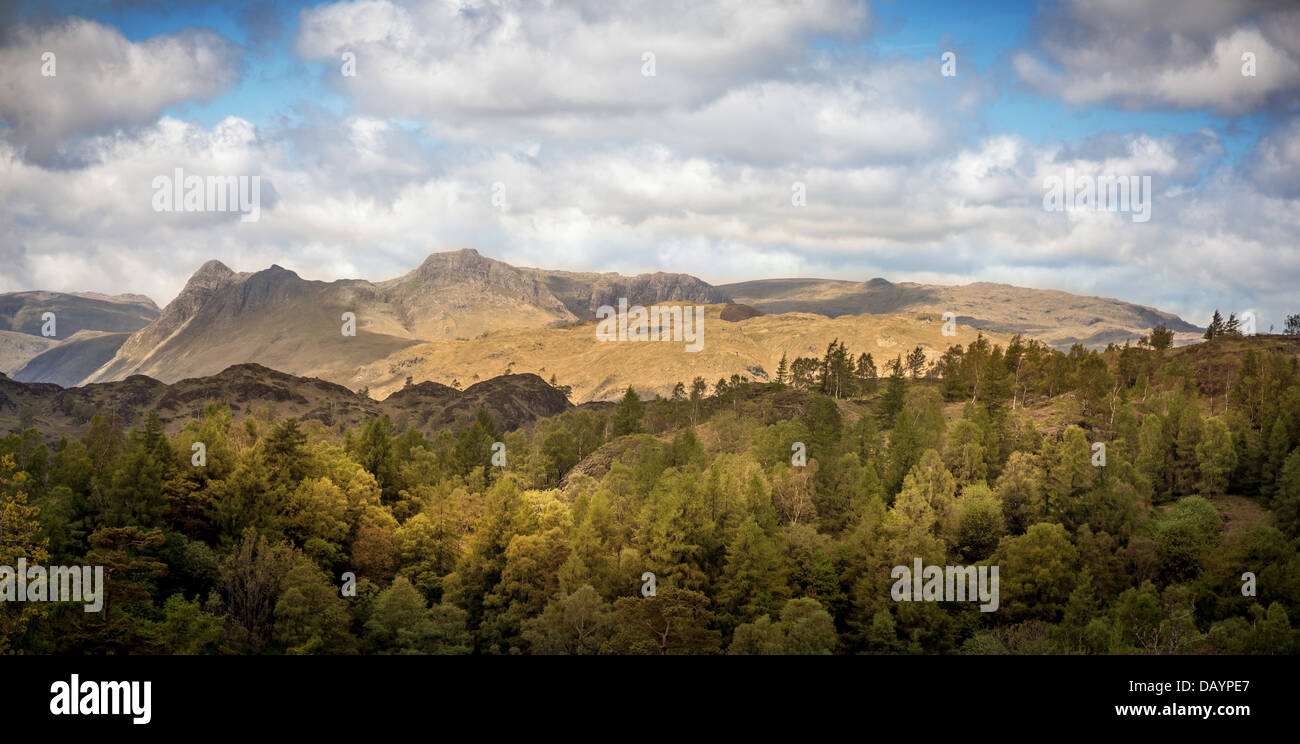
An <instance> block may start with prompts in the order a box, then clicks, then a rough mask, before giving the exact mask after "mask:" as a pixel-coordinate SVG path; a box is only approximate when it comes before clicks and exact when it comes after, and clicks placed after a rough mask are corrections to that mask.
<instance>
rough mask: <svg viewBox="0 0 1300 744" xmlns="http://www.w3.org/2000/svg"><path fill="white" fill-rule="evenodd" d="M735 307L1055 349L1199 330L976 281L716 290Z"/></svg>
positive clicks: (1098, 300)
mask: <svg viewBox="0 0 1300 744" xmlns="http://www.w3.org/2000/svg"><path fill="white" fill-rule="evenodd" d="M718 289H720V290H723V291H724V292H726V293H727V294H728V295H730V296H731V298H732V299H733V300H734V301H735V302H737V303H743V304H746V305H750V306H751V307H754V308H757V309H759V310H762V311H763V312H766V313H789V312H801V313H817V314H819V315H826V316H828V317H832V318H835V317H839V316H841V315H858V314H861V313H932V314H935V315H940V316H942V314H943V313H945V312H951V313H954V314H955V315H956V317H957V320H958V322H960V323H963V324H965V325H969V326H971V327H972V328H979V329H982V330H986V331H993V332H997V333H1008V334H1014V333H1021V334H1024V335H1026V336H1033V337H1035V338H1038V339H1040V340H1042V341H1043V342H1045V343H1047V344H1049V345H1051V346H1053V347H1054V348H1057V349H1060V350H1062V351H1065V350H1068V349H1069V347H1070V346H1071V345H1072V344H1076V343H1079V344H1083V345H1084V346H1086V347H1089V348H1098V347H1103V346H1105V345H1106V344H1108V343H1111V342H1115V343H1123V342H1124V341H1125V340H1129V339H1132V340H1136V339H1138V338H1139V337H1141V336H1143V335H1145V334H1146V333H1147V332H1148V331H1150V330H1151V329H1152V328H1153V327H1155V326H1157V325H1159V324H1161V323H1163V324H1165V325H1166V326H1167V327H1169V328H1170V329H1171V330H1173V331H1174V332H1175V341H1176V343H1179V344H1187V343H1193V342H1195V341H1198V340H1199V339H1200V332H1201V331H1202V330H1203V329H1201V328H1197V327H1196V326H1195V325H1192V324H1191V323H1188V322H1186V321H1184V320H1183V319H1181V318H1179V317H1178V316H1176V315H1173V314H1171V313H1166V312H1161V311H1159V310H1156V309H1155V308H1151V307H1146V306H1144V305H1136V304H1133V303H1131V302H1124V301H1122V300H1114V299H1108V298H1104V297H1084V296H1080V295H1073V294H1070V293H1068V292H1061V291H1058V290H1051V289H1028V288H1025V287H1016V286H1012V285H1010V284H994V283H990V282H977V283H974V284H964V285H960V286H943V285H935V284H914V283H911V282H901V283H898V284H894V283H891V282H889V281H887V280H885V279H880V278H876V279H871V280H870V281H866V282H850V281H837V280H830V279H766V280H759V281H752V282H740V283H736V284H723V285H720V286H719V287H718Z"/></svg>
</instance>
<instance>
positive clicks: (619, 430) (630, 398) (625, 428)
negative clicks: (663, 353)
mask: <svg viewBox="0 0 1300 744" xmlns="http://www.w3.org/2000/svg"><path fill="white" fill-rule="evenodd" d="M718 383H719V384H720V385H723V386H724V389H725V383H724V382H723V381H722V380H718ZM642 410H643V407H642V405H641V398H640V397H638V396H637V394H636V391H635V390H633V389H632V386H631V385H629V386H628V388H627V390H626V391H625V392H624V393H623V400H622V401H621V402H620V403H619V404H618V410H617V411H615V412H614V417H613V418H612V419H611V424H612V425H613V430H612V433H613V435H614V436H616V437H621V436H623V435H625V434H636V433H638V432H640V431H641V414H642Z"/></svg>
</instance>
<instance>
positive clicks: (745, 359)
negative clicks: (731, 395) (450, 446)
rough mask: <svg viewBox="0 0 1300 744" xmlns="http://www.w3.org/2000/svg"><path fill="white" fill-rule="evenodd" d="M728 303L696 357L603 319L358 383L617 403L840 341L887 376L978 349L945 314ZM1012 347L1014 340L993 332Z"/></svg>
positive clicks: (496, 336) (433, 350)
mask: <svg viewBox="0 0 1300 744" xmlns="http://www.w3.org/2000/svg"><path fill="white" fill-rule="evenodd" d="M729 307H734V306H728V305H710V306H708V307H707V308H706V310H705V316H704V347H703V349H702V350H701V351H699V352H687V351H685V350H684V347H685V344H683V343H681V342H632V341H629V342H600V341H597V340H596V333H595V330H596V325H595V323H581V324H575V325H571V326H567V327H564V328H545V329H513V330H504V331H497V332H494V333H491V334H488V335H487V336H485V337H483V338H480V339H475V340H473V341H439V342H433V343H428V344H419V345H416V346H411V347H408V348H404V349H401V350H400V351H398V352H396V353H395V354H393V355H391V356H389V357H388V358H387V359H384V360H381V361H378V362H375V363H373V364H369V365H366V366H364V367H362V368H361V369H359V370H358V371H357V374H356V377H355V378H354V379H353V381H352V382H350V383H348V384H349V385H350V386H354V387H362V386H365V387H369V389H370V391H371V392H372V394H375V395H383V394H385V393H387V392H390V391H394V390H397V389H398V388H400V387H401V386H402V385H403V384H404V380H405V379H406V377H408V376H410V377H413V378H414V379H416V380H434V381H436V382H439V383H441V384H444V385H449V384H451V383H452V382H453V381H460V382H461V383H468V382H472V381H474V380H478V379H483V378H486V377H490V376H494V375H499V374H503V373H506V372H508V371H527V372H533V373H535V374H537V375H539V376H541V377H542V378H544V379H548V380H549V379H550V378H551V376H552V375H554V376H555V378H556V382H557V383H559V384H563V385H567V386H570V387H571V388H572V389H573V395H572V397H573V400H574V401H576V402H584V401H593V400H614V399H617V398H618V397H619V396H620V395H622V393H623V391H624V390H625V389H626V388H627V387H628V386H629V385H630V386H631V387H633V388H634V389H636V390H637V392H638V393H640V394H641V395H643V396H653V395H659V396H661V397H668V396H670V395H671V394H672V390H673V386H674V385H675V384H676V383H677V382H682V383H684V384H686V385H688V386H689V385H690V383H691V381H692V380H693V379H695V378H696V377H703V378H704V380H705V381H706V382H708V383H709V384H710V385H712V384H713V383H714V382H716V381H717V380H718V379H719V378H730V377H731V376H732V375H733V374H740V375H744V376H746V377H748V378H750V379H751V380H754V381H756V382H766V381H769V380H773V379H775V375H776V370H777V366H778V365H779V364H780V361H781V357H782V355H785V356H786V357H787V361H793V360H794V359H795V358H796V357H799V356H812V357H821V356H822V355H823V354H824V353H825V352H826V347H827V346H828V345H830V343H831V341H833V340H835V339H839V340H840V341H842V342H844V344H845V345H846V346H847V347H848V349H849V351H850V352H851V353H852V354H853V355H854V356H855V357H856V356H857V355H858V354H860V353H869V354H871V355H872V358H873V359H874V360H875V362H876V365H877V367H878V368H879V369H880V370H881V371H882V373H883V370H884V365H885V364H886V363H887V362H888V361H890V360H892V359H894V357H896V356H899V355H904V356H905V355H906V354H907V352H909V351H911V350H912V349H913V348H915V347H916V346H918V345H920V346H921V347H922V348H923V349H924V350H925V353H926V357H927V361H931V362H933V361H934V360H936V359H938V357H939V356H940V355H941V354H942V353H943V351H944V350H945V349H947V348H948V346H949V345H951V344H953V343H963V344H964V343H969V342H970V341H973V340H974V339H975V337H976V332H975V331H974V330H973V329H971V328H969V327H964V326H958V329H957V335H956V336H955V337H946V336H943V335H942V332H941V331H942V326H941V323H939V322H938V320H937V318H934V317H931V316H925V315H902V314H896V315H854V316H841V317H837V318H827V317H824V316H821V315H811V314H807V313H785V314H781V315H758V316H754V317H749V318H746V319H744V320H738V321H724V320H723V319H722V317H721V314H722V313H723V312H726V311H727V308H729ZM984 335H985V336H988V337H990V339H991V340H992V341H993V342H994V343H999V344H1002V345H1004V346H1005V345H1006V343H1007V341H1008V340H1009V338H1008V337H1007V336H1005V335H1004V334H997V333H994V334H988V333H986V334H984Z"/></svg>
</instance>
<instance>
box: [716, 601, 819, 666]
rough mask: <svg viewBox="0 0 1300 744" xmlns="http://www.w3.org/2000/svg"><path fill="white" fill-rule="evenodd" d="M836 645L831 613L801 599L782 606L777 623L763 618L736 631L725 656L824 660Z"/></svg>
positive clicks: (815, 602)
mask: <svg viewBox="0 0 1300 744" xmlns="http://www.w3.org/2000/svg"><path fill="white" fill-rule="evenodd" d="M837 643H838V639H837V638H836V636H835V622H834V620H833V619H832V618H831V615H830V613H828V612H827V611H826V610H825V609H823V608H822V605H821V603H820V602H818V601H817V600H815V599H812V598H810V597H801V598H799V599H791V600H789V601H788V602H786V603H785V606H784V607H782V608H781V617H780V620H779V621H777V622H772V619H771V618H770V617H769V616H768V615H763V616H761V617H759V618H758V619H757V620H755V621H754V622H752V623H745V624H743V625H741V626H740V627H738V628H736V634H735V636H734V637H733V639H732V641H731V645H730V646H728V647H727V653H728V654H729V655H740V654H785V655H794V656H826V655H830V654H831V653H833V652H834V651H835V647H836V645H837Z"/></svg>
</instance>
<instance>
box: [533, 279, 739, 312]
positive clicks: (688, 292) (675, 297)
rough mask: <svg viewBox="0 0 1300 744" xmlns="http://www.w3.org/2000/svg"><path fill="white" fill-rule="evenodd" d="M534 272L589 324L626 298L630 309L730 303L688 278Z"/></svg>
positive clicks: (719, 293)
mask: <svg viewBox="0 0 1300 744" xmlns="http://www.w3.org/2000/svg"><path fill="white" fill-rule="evenodd" d="M528 271H532V272H535V273H536V274H537V275H538V276H540V277H541V278H542V280H543V281H544V282H545V283H546V285H547V286H548V287H550V289H551V290H552V291H553V292H554V293H555V294H556V296H558V297H559V298H560V300H561V301H562V302H563V303H564V306H565V307H566V308H568V310H569V312H570V313H572V314H573V315H574V316H576V317H578V318H580V319H583V320H588V319H591V318H594V317H596V310H597V309H599V308H600V307H601V306H602V305H609V306H610V307H617V306H618V301H619V300H620V299H623V298H626V299H627V302H628V304H629V305H646V306H648V305H658V304H664V303H673V302H675V303H686V304H693V305H714V304H718V303H723V302H730V298H728V297H727V294H726V293H725V292H723V291H721V290H719V289H718V288H717V287H714V286H713V285H711V284H708V283H707V282H704V281H703V280H701V279H698V278H696V277H694V276H691V275H690V274H669V273H664V272H658V273H654V274H637V275H636V276H631V277H628V276H622V275H620V274H588V273H571V272H563V271H551V272H546V271H541V270H538V269H529V270H528Z"/></svg>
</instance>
